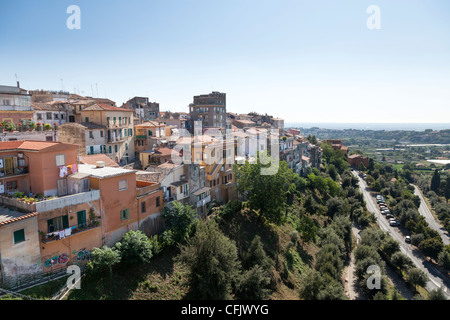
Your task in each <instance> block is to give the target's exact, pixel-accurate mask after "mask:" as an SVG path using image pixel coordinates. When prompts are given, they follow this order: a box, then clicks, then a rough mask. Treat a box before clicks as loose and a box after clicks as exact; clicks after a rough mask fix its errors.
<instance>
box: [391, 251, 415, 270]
mask: <svg viewBox="0 0 450 320" xmlns="http://www.w3.org/2000/svg"><path fill="white" fill-rule="evenodd" d="M391 263H392V264H393V265H394V266H395V267H397V268H399V269H400V270H406V269H409V268H411V267H413V266H414V263H413V262H412V260H411V259H410V258H409V257H408V256H407V255H405V254H404V253H403V252H401V251H397V252H395V253H394V254H393V255H392V256H391Z"/></svg>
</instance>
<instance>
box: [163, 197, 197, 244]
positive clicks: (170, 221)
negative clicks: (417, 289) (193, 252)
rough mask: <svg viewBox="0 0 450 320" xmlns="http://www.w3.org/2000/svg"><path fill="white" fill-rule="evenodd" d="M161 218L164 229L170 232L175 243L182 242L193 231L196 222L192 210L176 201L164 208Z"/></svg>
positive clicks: (195, 216) (194, 213) (194, 212)
mask: <svg viewBox="0 0 450 320" xmlns="http://www.w3.org/2000/svg"><path fill="white" fill-rule="evenodd" d="M163 217H164V222H165V224H166V228H168V229H169V230H171V231H172V233H173V238H174V241H176V242H182V241H184V240H185V239H186V238H187V237H188V236H189V235H190V234H191V233H192V231H193V229H195V228H194V227H195V225H196V223H197V221H198V218H197V215H196V211H195V210H194V208H192V207H191V206H189V205H183V204H182V203H180V202H178V201H174V202H172V203H171V204H169V205H168V206H165V207H164V211H163Z"/></svg>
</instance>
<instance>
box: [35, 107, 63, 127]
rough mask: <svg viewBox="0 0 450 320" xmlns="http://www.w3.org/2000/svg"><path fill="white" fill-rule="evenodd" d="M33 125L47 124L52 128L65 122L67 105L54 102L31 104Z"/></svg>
mask: <svg viewBox="0 0 450 320" xmlns="http://www.w3.org/2000/svg"><path fill="white" fill-rule="evenodd" d="M32 105H33V109H34V116H33V121H34V122H35V123H41V124H49V125H51V126H52V127H53V126H55V125H61V124H64V123H66V121H67V110H68V103H66V102H60V101H54V102H48V103H42V102H33V104H32Z"/></svg>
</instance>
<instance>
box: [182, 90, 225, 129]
mask: <svg viewBox="0 0 450 320" xmlns="http://www.w3.org/2000/svg"><path fill="white" fill-rule="evenodd" d="M189 114H190V117H191V120H190V121H189V122H190V123H189V129H190V130H191V131H192V132H193V123H194V121H201V122H202V126H203V127H214V128H221V129H225V128H226V124H227V122H226V118H227V103H226V94H225V93H221V92H217V91H213V92H211V93H209V94H202V95H199V96H194V103H192V104H190V105H189Z"/></svg>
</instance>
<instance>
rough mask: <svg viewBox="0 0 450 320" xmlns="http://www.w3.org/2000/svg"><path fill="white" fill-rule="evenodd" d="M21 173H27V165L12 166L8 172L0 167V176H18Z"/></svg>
mask: <svg viewBox="0 0 450 320" xmlns="http://www.w3.org/2000/svg"><path fill="white" fill-rule="evenodd" d="M22 174H28V167H27V166H22V167H16V168H13V169H12V171H10V172H8V170H6V169H0V177H6V178H7V177H14V176H20V175H22Z"/></svg>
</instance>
